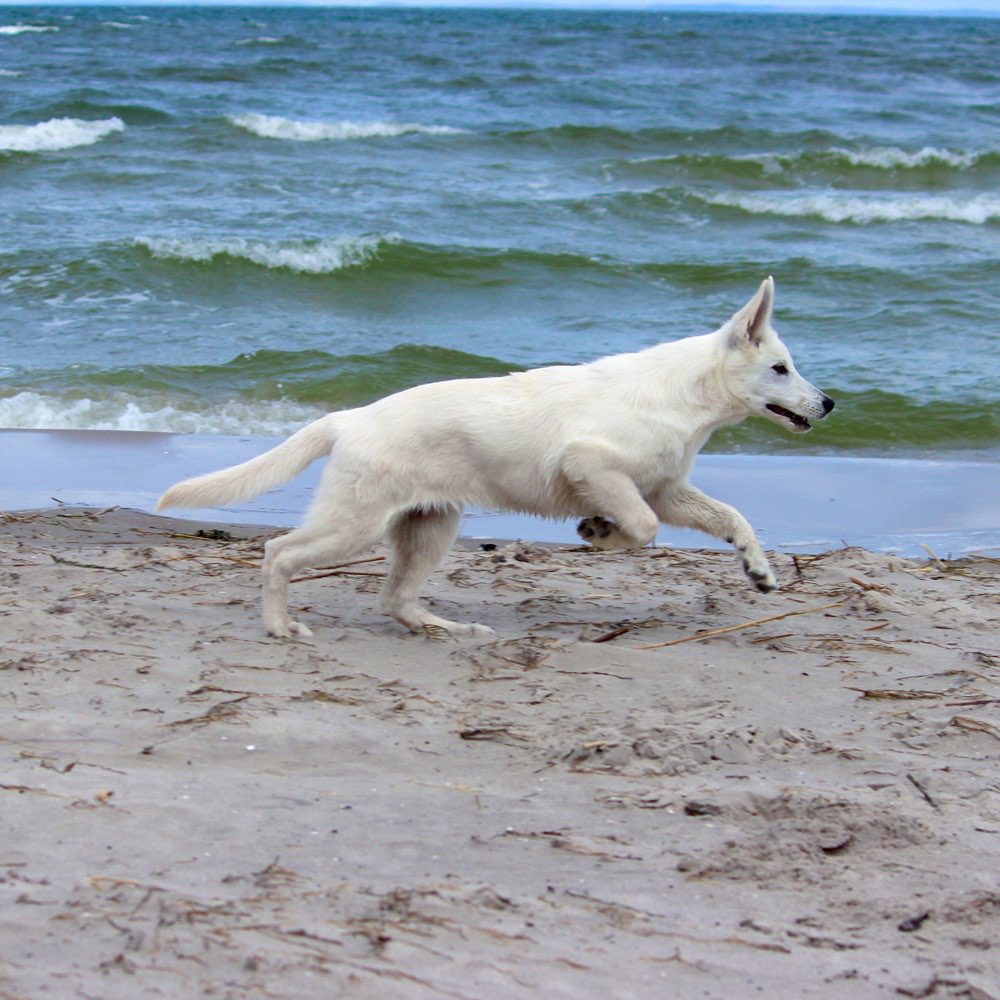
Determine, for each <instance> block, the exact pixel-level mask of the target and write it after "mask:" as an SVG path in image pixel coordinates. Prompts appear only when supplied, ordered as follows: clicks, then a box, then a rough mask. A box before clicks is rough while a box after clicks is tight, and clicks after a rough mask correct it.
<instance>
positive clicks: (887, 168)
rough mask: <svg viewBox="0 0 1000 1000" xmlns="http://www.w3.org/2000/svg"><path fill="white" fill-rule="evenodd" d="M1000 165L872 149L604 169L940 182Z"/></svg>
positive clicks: (660, 158)
mask: <svg viewBox="0 0 1000 1000" xmlns="http://www.w3.org/2000/svg"><path fill="white" fill-rule="evenodd" d="M998 164H1000V153H996V152H992V151H983V152H959V151H956V150H951V149H941V148H938V147H935V146H925V147H923V148H922V149H919V150H916V151H910V150H905V149H900V148H899V147H897V146H871V147H866V148H864V149H848V148H844V147H836V146H835V147H830V148H828V149H804V150H799V151H796V152H756V153H730V152H717V151H714V152H696V153H691V152H682V153H675V154H670V155H666V156H664V155H662V154H657V155H653V156H640V157H635V158H631V159H624V160H620V161H617V162H611V163H608V164H606V165H605V170H606V171H608V172H610V173H611V174H612V175H614V174H616V173H618V174H623V175H626V176H633V177H650V178H655V177H658V176H659V177H662V176H664V175H666V174H671V173H676V174H688V175H696V176H697V177H698V178H699V179H702V180H703V179H706V178H711V177H715V178H730V179H737V180H745V181H755V180H759V181H767V180H768V179H777V178H780V179H781V181H782V182H785V180H786V175H793V176H799V177H806V178H808V177H810V176H814V177H827V178H831V179H835V180H838V181H843V180H845V179H847V178H850V177H852V176H856V175H859V174H861V175H872V174H874V175H875V177H872V179H876V178H877V175H880V174H882V175H894V174H895V175H904V176H908V175H913V176H914V179H916V180H918V181H919V179H920V177H921V176H922V175H927V176H928V177H932V178H933V177H936V176H938V175H940V174H941V173H945V172H952V171H954V172H960V173H965V172H970V171H975V170H978V169H991V168H995V167H996V166H997V165H998Z"/></svg>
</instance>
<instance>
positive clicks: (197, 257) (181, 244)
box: [135, 236, 397, 274]
mask: <svg viewBox="0 0 1000 1000" xmlns="http://www.w3.org/2000/svg"><path fill="white" fill-rule="evenodd" d="M395 242H397V239H396V237H393V236H356V237H351V236H339V237H336V238H333V239H325V240H297V241H288V242H270V241H267V240H249V239H244V238H240V237H233V238H230V239H195V238H172V237H144V236H143V237H139V238H138V239H136V241H135V245H136V246H139V247H142V248H143V249H144V250H147V251H148V252H149V253H151V254H152V255H153V256H154V257H156V258H158V259H160V260H174V261H182V262H188V263H196V264H208V263H211V262H213V261H214V260H216V259H217V258H220V257H228V258H231V259H235V260H242V261H246V262H248V263H251V264H256V265H257V266H258V267H265V268H268V269H269V270H287V271H294V272H296V273H297V274H333V273H334V272H336V271H343V270H346V269H348V268H353V267H364V266H365V265H366V264H368V263H370V262H371V261H372V260H374V259H375V257H376V256H377V255H378V253H379V250H380V249H381V248H382V247H383V246H384V245H386V244H391V243H395Z"/></svg>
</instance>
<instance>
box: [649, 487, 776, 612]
mask: <svg viewBox="0 0 1000 1000" xmlns="http://www.w3.org/2000/svg"><path fill="white" fill-rule="evenodd" d="M653 508H654V509H655V511H656V513H657V514H658V515H659V518H660V520H661V521H663V522H664V523H665V524H673V525H676V526H677V527H678V528H695V529H696V530H697V531H704V532H705V533H706V534H709V535H712V536H713V537H715V538H722V539H724V540H725V541H727V542H729V543H730V545H732V546H733V547H734V548H735V549H736V551H737V552H738V553H739V554H740V557H741V559H742V561H743V572H745V573H746V575H747V576H748V577H749V578H750V580H751V581H752V583H753V585H754V586H755V587H756V588H757V589H758V590H759V591H761V593H764V594H769V593H770V592H771V591H772V590H774V589H775V588H776V587H777V586H778V582H777V580H776V579H775V576H774V573H773V572H772V570H771V566H770V564H769V563H768V561H767V556H765V555H764V550H763V549H762V548H761V547H760V543H759V542H758V541H757V538H756V536H755V535H754V533H753V528H751V527H750V524H749V522H748V521H747V519H746V518H745V517H744V516H743V515H742V514H741V513H740V512H739V511H738V510H737V509H736V508H735V507H730V506H729V504H727V503H723V502H722V501H721V500H716V499H714V498H713V497H710V496H708V494H707V493H702V491H701V490H699V489H697V488H696V487H694V486H692V485H691V484H690V483H685V484H684V485H683V486H680V487H674V488H671V489H663V490H662V491H661V492H660V493H659V494H658V495H657V496H656V498H655V500H654V502H653Z"/></svg>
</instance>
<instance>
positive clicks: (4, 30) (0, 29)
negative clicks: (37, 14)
mask: <svg viewBox="0 0 1000 1000" xmlns="http://www.w3.org/2000/svg"><path fill="white" fill-rule="evenodd" d="M58 30H59V29H58V28H57V27H55V26H53V25H40V24H0V35H27V34H36V33H38V32H43V31H58Z"/></svg>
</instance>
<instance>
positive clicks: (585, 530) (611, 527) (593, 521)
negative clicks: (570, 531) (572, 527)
mask: <svg viewBox="0 0 1000 1000" xmlns="http://www.w3.org/2000/svg"><path fill="white" fill-rule="evenodd" d="M614 531H615V524H614V522H613V521H609V520H608V519H607V518H606V517H600V516H598V515H595V516H594V517H585V518H584V519H583V520H582V521H581V522H580V523H579V524H578V525H577V526H576V533H577V534H578V535H579V536H580V537H581V538H582V539H584V541H587V542H593V541H594V540H595V539H604V538H610V537H611V535H612V534H613V533H614Z"/></svg>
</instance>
